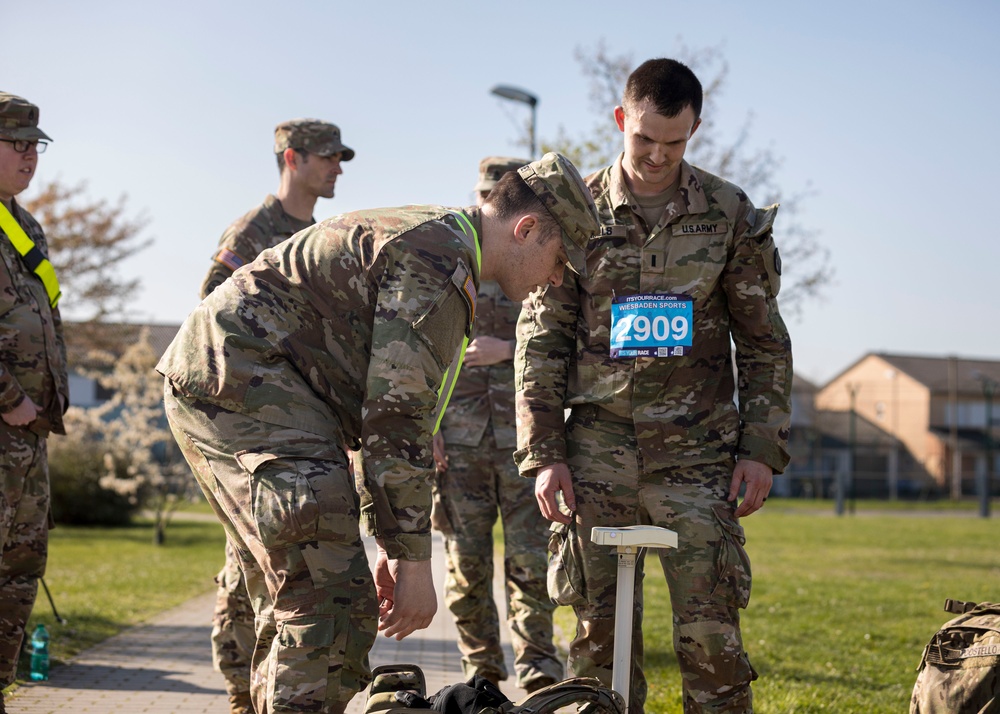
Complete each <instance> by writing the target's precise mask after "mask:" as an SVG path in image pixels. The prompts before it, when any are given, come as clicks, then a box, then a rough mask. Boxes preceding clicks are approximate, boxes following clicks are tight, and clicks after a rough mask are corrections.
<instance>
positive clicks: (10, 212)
mask: <svg viewBox="0 0 1000 714" xmlns="http://www.w3.org/2000/svg"><path fill="white" fill-rule="evenodd" d="M48 141H51V139H50V138H49V137H48V135H47V134H45V132H43V131H42V130H41V129H39V128H38V107H37V106H35V105H34V104H31V103H30V102H28V101H26V100H25V99H22V98H21V97H18V96H15V95H13V94H7V93H6V92H0V714H2V712H4V711H5V708H4V703H3V693H2V690H3V688H4V687H7V686H8V685H10V684H12V683H13V682H14V677H15V675H16V674H17V656H18V653H19V652H20V649H21V642H22V640H23V639H24V628H25V625H26V624H27V622H28V616H29V615H30V614H31V608H32V607H33V606H34V604H35V595H36V594H37V593H38V580H39V578H41V577H42V576H43V575H44V574H45V561H46V556H47V553H48V541H49V500H50V497H49V469H48V460H47V454H46V448H45V447H46V443H45V442H46V437H48V435H49V433H50V432H54V433H56V434H65V433H66V432H65V431H64V429H63V421H62V416H63V413H64V412H65V411H66V407H67V406H68V405H69V379H68V377H67V374H66V347H65V345H64V344H63V334H62V320H61V319H60V317H59V310H58V309H57V308H56V304H57V303H58V301H59V295H60V292H59V281H58V280H57V279H56V274H55V271H54V270H53V269H52V264H51V263H50V262H49V260H48V253H49V249H48V245H47V244H46V242H45V235H44V234H43V233H42V228H41V226H39V225H38V222H37V221H36V220H35V219H34V218H32V217H31V214H29V213H28V212H27V211H25V210H24V209H23V208H21V207H20V206H19V205H18V203H17V201H16V200H15V199H14V197H15V196H17V195H18V194H20V193H21V192H22V191H24V190H25V189H26V188H28V185H29V184H30V183H31V179H32V177H33V176H34V175H35V168H36V167H37V165H38V154H39V153H41V152H42V151H44V150H45V146H46V142H48Z"/></svg>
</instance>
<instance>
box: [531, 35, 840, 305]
mask: <svg viewBox="0 0 1000 714" xmlns="http://www.w3.org/2000/svg"><path fill="white" fill-rule="evenodd" d="M678 43H679V48H678V50H677V52H676V53H675V54H674V56H676V57H677V58H678V59H680V60H681V61H682V62H684V63H685V64H687V65H688V66H689V67H691V69H693V70H694V71H695V73H696V74H698V75H699V78H700V79H701V81H702V87H703V89H704V93H705V99H704V103H703V106H702V114H701V116H702V125H701V127H700V128H699V129H698V132H697V133H696V134H695V135H694V137H693V139H692V140H691V142H690V144H689V145H688V151H687V154H686V157H685V158H687V160H688V161H689V162H691V163H692V164H694V165H696V166H699V167H701V168H703V169H705V170H707V171H710V172H712V173H714V174H716V175H718V176H722V177H723V178H725V179H727V180H730V181H732V182H733V183H736V184H738V185H740V186H742V187H743V188H744V189H745V190H746V191H747V192H749V193H750V195H752V196H754V197H755V199H756V201H757V205H759V206H765V205H768V204H771V203H781V213H780V214H779V222H778V228H777V230H776V231H775V233H776V240H777V242H778V247H779V249H780V250H781V254H782V259H783V264H784V267H785V272H786V274H785V276H784V280H783V283H784V285H783V288H782V292H781V305H782V308H783V311H784V312H787V313H792V314H796V315H800V314H801V312H802V308H803V304H804V303H805V302H806V301H807V300H809V299H815V298H817V297H820V296H821V295H822V292H823V289H824V288H825V287H826V286H827V285H829V284H830V282H831V281H832V278H833V268H832V267H831V266H830V262H829V258H830V256H829V250H828V249H827V248H826V247H825V246H823V245H822V244H820V243H819V241H818V240H817V236H818V232H817V231H816V230H815V229H812V228H809V227H808V226H805V225H803V223H802V222H801V220H800V219H799V213H800V207H801V203H802V201H804V200H806V199H807V198H808V197H809V196H810V195H812V193H813V192H812V189H811V187H809V186H804V187H801V188H799V189H798V190H795V191H788V190H787V189H784V188H783V187H781V186H779V185H778V181H777V176H776V173H777V171H778V169H779V168H780V167H781V164H782V159H781V158H780V157H779V156H777V155H776V154H775V153H774V152H773V151H772V150H771V149H770V148H765V149H753V148H752V147H751V145H750V141H749V138H750V128H751V126H752V124H753V117H752V115H748V116H747V118H746V119H745V120H744V122H743V124H742V126H741V128H740V131H739V134H738V135H737V137H736V139H735V140H733V141H729V142H724V141H723V139H722V138H721V137H720V135H719V132H718V130H717V128H716V125H715V123H714V117H715V116H717V113H716V111H715V108H716V102H717V99H718V97H719V95H720V94H721V92H722V89H723V87H724V85H725V82H726V78H727V76H728V73H729V65H728V64H727V62H726V60H725V58H724V56H723V54H722V50H721V49H720V48H718V47H710V48H705V49H701V50H692V49H691V48H689V47H687V46H686V45H684V44H683V42H681V41H680V40H678ZM575 57H576V61H577V63H578V64H579V65H580V68H581V71H582V72H583V74H584V76H585V77H587V79H588V80H589V83H590V105H591V108H592V110H593V111H594V113H595V114H596V115H597V117H599V119H598V121H596V122H595V124H594V126H593V127H592V128H591V129H590V130H588V131H587V133H586V134H585V135H583V136H582V137H577V138H573V137H570V136H569V135H568V134H567V133H566V130H565V129H564V128H563V127H561V126H560V127H559V130H558V132H557V134H556V136H555V137H554V138H553V140H552V141H542V150H543V151H559V152H561V153H563V154H566V156H568V157H569V158H570V159H571V160H572V161H573V163H575V164H576V165H577V166H579V167H580V169H581V170H583V171H584V172H586V173H589V172H590V171H594V170H597V169H599V168H602V167H604V166H607V165H608V164H610V163H612V162H613V161H614V160H615V158H616V157H617V156H618V154H619V153H621V150H622V137H621V132H619V131H618V127H617V126H616V125H615V123H614V120H613V119H612V109H613V108H614V107H615V106H616V105H618V104H620V103H621V97H622V91H623V90H624V88H625V81H626V80H627V79H628V76H629V74H631V72H632V70H633V69H634V68H635V67H636V64H635V62H634V60H633V57H632V55H631V54H623V55H615V54H612V53H611V52H610V51H609V50H608V48H607V46H606V44H605V42H604V41H603V40H602V41H601V42H599V43H598V44H597V47H596V48H588V49H587V50H584V49H582V48H579V47H578V48H577V49H576V53H575ZM517 143H518V144H519V145H526V143H527V140H526V139H525V137H523V136H522V137H521V138H519V139H518V141H517Z"/></svg>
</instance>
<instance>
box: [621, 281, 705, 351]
mask: <svg viewBox="0 0 1000 714" xmlns="http://www.w3.org/2000/svg"><path fill="white" fill-rule="evenodd" d="M693 305H694V303H693V301H692V299H691V298H690V297H689V296H687V295H674V294H670V293H666V294H659V295H657V294H641V295H621V296H616V297H615V298H614V299H613V300H612V301H611V357H612V358H631V357H681V356H683V355H686V354H688V353H689V352H690V350H691V345H692V344H693V337H694V334H693V333H694V329H693Z"/></svg>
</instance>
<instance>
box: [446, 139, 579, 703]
mask: <svg viewBox="0 0 1000 714" xmlns="http://www.w3.org/2000/svg"><path fill="white" fill-rule="evenodd" d="M526 163H528V161H527V160H526V159H511V158H506V157H499V156H491V157H488V158H486V159H483V160H482V161H481V162H480V164H479V183H478V184H476V188H475V190H476V193H477V200H478V203H479V205H482V203H483V201H484V200H485V199H486V196H487V195H488V194H489V192H490V189H492V188H493V187H494V186H495V185H496V183H497V181H499V180H500V178H501V177H502V176H503V175H504V174H505V173H507V172H508V171H516V170H517V169H518V168H520V167H521V166H524V165H525V164H526ZM520 313H521V303H520V302H515V301H512V300H510V299H509V298H508V297H507V296H506V295H504V294H503V292H502V291H501V290H500V286H499V285H497V283H495V282H493V281H492V280H485V281H483V283H482V285H481V286H480V288H479V295H478V298H477V310H476V333H475V334H476V337H475V339H474V340H472V342H470V343H469V348H468V350H467V351H466V353H465V364H464V366H463V368H462V373H461V375H460V376H459V378H458V382H457V383H456V385H455V391H454V392H453V393H452V396H451V401H450V402H449V403H448V408H447V410H446V411H445V414H444V417H443V419H442V422H441V431H440V432H439V438H441V439H442V440H443V445H444V449H445V452H444V453H445V454H446V455H447V458H446V460H445V461H444V462H442V461H441V459H440V458H439V459H438V462H439V465H438V471H439V475H438V487H437V489H436V494H435V495H436V502H435V508H434V514H435V524H434V525H435V527H436V528H437V529H438V530H440V531H441V532H442V533H443V534H444V539H445V549H446V558H447V564H448V576H447V579H446V580H445V602H446V603H447V605H448V609H449V610H451V614H452V615H453V616H454V618H455V624H456V626H457V627H458V634H459V642H458V646H459V649H460V650H461V652H462V669H463V670H464V672H465V676H466V677H472V676H473V675H474V674H480V675H482V676H484V677H486V678H487V679H489V680H491V681H492V682H494V683H497V682H499V681H501V680H504V679H507V668H506V666H505V665H504V654H503V649H502V648H501V647H500V622H499V617H498V614H497V605H496V601H495V600H494V598H493V525H494V523H496V520H497V512H498V511H499V513H500V518H501V520H502V522H503V532H504V584H505V590H506V601H507V625H508V627H509V628H510V633H511V642H512V644H513V647H514V669H515V672H516V674H517V684H518V686H519V687H521V688H523V689H525V690H527V691H528V692H533V691H535V690H536V689H540V688H541V687H544V686H547V685H549V684H553V683H554V682H557V681H559V680H561V679H562V676H563V667H562V663H561V662H560V661H559V659H558V657H557V653H556V649H555V646H554V645H553V644H552V612H553V610H554V609H555V605H554V604H553V603H552V601H551V600H550V599H549V596H548V593H547V591H546V585H545V571H546V567H547V557H548V553H547V550H546V547H547V544H548V538H549V531H548V527H547V526H548V524H547V522H546V521H545V519H543V518H541V514H540V513H539V511H538V505H537V503H536V502H535V495H534V488H535V480H534V479H533V478H532V479H528V478H522V477H520V476H519V475H518V473H517V466H515V464H514V458H513V454H514V449H515V447H516V446H517V432H516V426H515V423H514V344H515V341H514V336H515V330H516V327H517V318H518V315H519V314H520Z"/></svg>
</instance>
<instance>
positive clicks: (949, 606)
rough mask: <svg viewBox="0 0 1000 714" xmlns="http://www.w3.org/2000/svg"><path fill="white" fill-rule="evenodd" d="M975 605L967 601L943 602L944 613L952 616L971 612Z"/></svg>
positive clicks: (948, 600)
mask: <svg viewBox="0 0 1000 714" xmlns="http://www.w3.org/2000/svg"><path fill="white" fill-rule="evenodd" d="M977 604H978V603H974V602H969V601H967V600H952V599H951V598H948V599H947V600H945V601H944V611H945V612H950V613H951V614H952V615H964V614H965V613H967V612H970V611H971V610H973V609H974V608H975V607H976V605H977Z"/></svg>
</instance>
